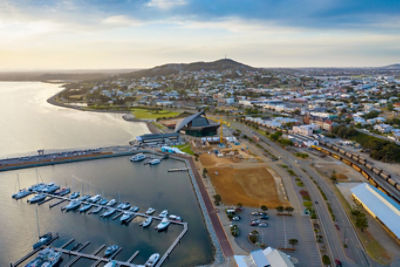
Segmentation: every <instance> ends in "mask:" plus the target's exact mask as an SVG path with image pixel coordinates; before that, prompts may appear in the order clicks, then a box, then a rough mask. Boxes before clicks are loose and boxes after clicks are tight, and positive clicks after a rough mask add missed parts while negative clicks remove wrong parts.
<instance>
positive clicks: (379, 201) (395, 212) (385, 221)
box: [351, 183, 400, 242]
mask: <svg viewBox="0 0 400 267" xmlns="http://www.w3.org/2000/svg"><path fill="white" fill-rule="evenodd" d="M351 192H352V196H353V198H354V199H355V200H356V201H357V202H358V203H360V204H361V205H362V206H363V208H364V209H365V210H366V211H368V213H369V214H371V216H372V217H374V218H375V219H376V220H378V221H379V222H380V223H381V224H382V225H383V227H384V228H385V229H386V230H387V231H388V232H389V233H390V234H391V235H392V236H393V237H394V238H395V239H396V240H397V241H398V242H400V205H399V204H398V203H397V202H396V201H394V200H393V199H392V198H390V197H389V196H387V195H386V194H385V193H383V192H382V191H380V190H378V189H376V188H375V187H373V186H371V185H369V184H367V183H362V184H360V185H357V186H356V187H354V188H352V189H351Z"/></svg>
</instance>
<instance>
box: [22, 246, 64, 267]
mask: <svg viewBox="0 0 400 267" xmlns="http://www.w3.org/2000/svg"><path fill="white" fill-rule="evenodd" d="M61 256H62V253H61V252H57V251H55V250H54V249H52V248H45V249H43V250H41V251H40V252H39V253H38V255H37V256H36V258H34V259H33V260H32V261H30V262H29V263H28V264H27V265H25V267H37V266H41V267H53V266H56V265H57V264H58V262H59V261H60V260H61Z"/></svg>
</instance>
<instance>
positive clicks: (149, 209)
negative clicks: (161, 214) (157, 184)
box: [146, 207, 156, 215]
mask: <svg viewBox="0 0 400 267" xmlns="http://www.w3.org/2000/svg"><path fill="white" fill-rule="evenodd" d="M154 212H156V209H153V208H152V207H150V208H148V209H147V210H146V214H147V215H151V214H153V213H154Z"/></svg>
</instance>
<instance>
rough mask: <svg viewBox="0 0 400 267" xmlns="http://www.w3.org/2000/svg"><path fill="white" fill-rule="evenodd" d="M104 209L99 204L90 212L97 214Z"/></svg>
mask: <svg viewBox="0 0 400 267" xmlns="http://www.w3.org/2000/svg"><path fill="white" fill-rule="evenodd" d="M102 209H103V207H102V206H97V207H96V208H95V209H93V210H91V211H90V212H89V213H90V214H97V213H99V212H100V211H101V210H102Z"/></svg>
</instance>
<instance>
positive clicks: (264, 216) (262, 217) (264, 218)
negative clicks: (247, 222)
mask: <svg viewBox="0 0 400 267" xmlns="http://www.w3.org/2000/svg"><path fill="white" fill-rule="evenodd" d="M260 219H261V220H268V219H269V216H268V215H267V214H265V215H261V217H260Z"/></svg>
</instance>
